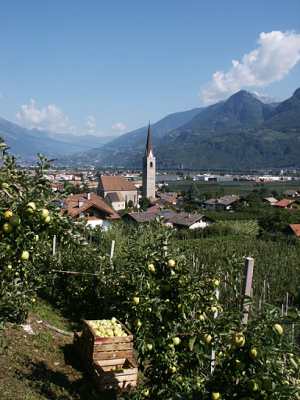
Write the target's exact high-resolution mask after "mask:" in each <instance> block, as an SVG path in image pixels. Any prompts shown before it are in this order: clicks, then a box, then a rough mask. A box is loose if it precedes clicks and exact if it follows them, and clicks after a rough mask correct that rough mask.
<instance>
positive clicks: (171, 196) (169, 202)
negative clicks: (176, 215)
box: [156, 192, 178, 206]
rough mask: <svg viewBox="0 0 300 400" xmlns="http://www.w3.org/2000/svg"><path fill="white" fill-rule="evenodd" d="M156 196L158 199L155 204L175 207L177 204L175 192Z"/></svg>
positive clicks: (159, 193)
mask: <svg viewBox="0 0 300 400" xmlns="http://www.w3.org/2000/svg"><path fill="white" fill-rule="evenodd" d="M156 196H157V197H158V199H157V203H159V204H162V205H166V206H176V204H177V196H178V193H176V192H157V193H156Z"/></svg>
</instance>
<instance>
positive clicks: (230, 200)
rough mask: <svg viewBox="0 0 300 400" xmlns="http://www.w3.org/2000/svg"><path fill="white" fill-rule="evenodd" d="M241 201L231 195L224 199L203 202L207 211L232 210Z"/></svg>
mask: <svg viewBox="0 0 300 400" xmlns="http://www.w3.org/2000/svg"><path fill="white" fill-rule="evenodd" d="M239 201H240V197H239V196H237V195H235V194H231V195H227V196H223V197H219V198H217V199H209V200H206V201H204V202H203V207H204V208H206V209H207V210H226V211H229V210H232V208H233V206H235V205H236V204H237V203H238V202H239Z"/></svg>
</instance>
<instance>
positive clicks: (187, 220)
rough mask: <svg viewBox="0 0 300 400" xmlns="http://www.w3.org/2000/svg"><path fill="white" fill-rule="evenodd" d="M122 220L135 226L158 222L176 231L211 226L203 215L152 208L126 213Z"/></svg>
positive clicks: (209, 221)
mask: <svg viewBox="0 0 300 400" xmlns="http://www.w3.org/2000/svg"><path fill="white" fill-rule="evenodd" d="M123 219H124V220H125V221H128V222H135V223H137V224H145V223H150V222H152V221H160V222H161V223H162V224H164V225H165V226H168V227H171V228H176V229H204V228H207V227H208V226H209V225H211V224H212V221H211V220H210V219H209V218H207V217H205V216H204V215H199V214H190V213H186V212H179V213H177V212H176V211H173V210H159V209H157V208H155V209H153V207H151V209H148V210H147V211H144V212H134V213H128V214H126V215H124V216H123Z"/></svg>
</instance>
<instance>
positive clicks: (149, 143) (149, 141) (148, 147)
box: [146, 122, 153, 156]
mask: <svg viewBox="0 0 300 400" xmlns="http://www.w3.org/2000/svg"><path fill="white" fill-rule="evenodd" d="M151 152H152V153H153V147H152V136H151V129H150V122H149V126H148V134H147V144H146V156H149V154H150V153H151Z"/></svg>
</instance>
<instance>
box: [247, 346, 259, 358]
mask: <svg viewBox="0 0 300 400" xmlns="http://www.w3.org/2000/svg"><path fill="white" fill-rule="evenodd" d="M257 354H258V351H257V349H256V348H255V347H251V349H250V351H249V356H250V357H251V358H252V359H253V360H255V359H256V358H257Z"/></svg>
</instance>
